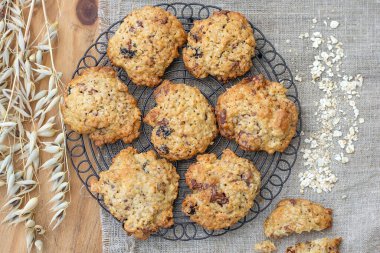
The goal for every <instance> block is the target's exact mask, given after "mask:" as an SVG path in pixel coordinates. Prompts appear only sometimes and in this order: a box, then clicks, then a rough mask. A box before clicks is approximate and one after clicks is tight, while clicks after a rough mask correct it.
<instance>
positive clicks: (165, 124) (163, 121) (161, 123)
mask: <svg viewBox="0 0 380 253" xmlns="http://www.w3.org/2000/svg"><path fill="white" fill-rule="evenodd" d="M157 124H158V125H159V126H167V125H168V124H169V120H168V119H167V118H163V119H162V120H160V121H158V122H157Z"/></svg>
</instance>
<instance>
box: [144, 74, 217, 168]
mask: <svg viewBox="0 0 380 253" xmlns="http://www.w3.org/2000/svg"><path fill="white" fill-rule="evenodd" d="M154 96H155V99H156V103H157V105H156V107H154V108H153V109H152V110H151V111H150V112H149V113H148V114H147V115H146V116H145V118H144V122H146V123H147V124H149V125H151V126H152V127H153V131H152V135H151V141H152V143H153V145H154V148H155V149H156V151H157V152H158V153H159V154H160V156H162V157H165V158H167V159H169V160H172V161H175V160H183V159H189V158H191V157H193V156H194V155H195V154H197V153H203V152H204V151H205V150H206V148H207V147H208V146H209V145H210V144H211V143H212V141H213V140H214V138H215V137H216V135H217V133H218V129H217V127H216V119H215V115H214V111H213V108H212V107H211V105H210V104H209V103H208V101H207V99H206V98H205V97H204V96H203V95H202V93H201V92H200V91H199V89H198V88H196V87H192V86H188V85H185V84H173V83H171V82H170V81H167V80H165V81H164V82H163V83H162V84H161V85H160V86H159V87H158V88H157V89H156V90H155V91H154Z"/></svg>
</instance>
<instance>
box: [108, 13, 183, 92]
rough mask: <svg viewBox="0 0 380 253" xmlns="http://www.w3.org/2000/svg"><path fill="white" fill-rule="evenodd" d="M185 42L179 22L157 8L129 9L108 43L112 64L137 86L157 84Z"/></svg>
mask: <svg viewBox="0 0 380 253" xmlns="http://www.w3.org/2000/svg"><path fill="white" fill-rule="evenodd" d="M185 42H186V32H185V30H184V29H183V27H182V24H181V22H180V21H179V20H178V19H177V18H176V17H175V16H173V15H172V14H171V13H169V12H168V11H165V10H163V9H162V8H160V7H152V6H145V7H143V8H141V9H137V10H134V11H132V12H131V13H130V14H129V15H128V16H127V17H126V18H125V19H124V21H123V23H122V24H121V25H120V27H119V29H118V30H117V31H116V33H115V35H114V36H113V37H112V38H111V39H110V40H109V42H108V49H107V54H108V57H109V59H110V60H111V62H112V64H113V65H115V66H119V67H121V68H123V69H124V70H125V71H126V72H127V74H128V76H129V78H130V79H131V80H132V81H133V82H134V83H135V84H137V85H146V86H150V87H152V86H156V85H158V84H159V83H160V82H161V81H162V80H161V77H162V76H163V75H164V72H165V69H166V68H167V67H168V66H169V65H170V64H171V63H172V61H173V60H174V58H176V57H178V55H179V53H178V49H179V48H180V47H182V45H183V44H184V43H185Z"/></svg>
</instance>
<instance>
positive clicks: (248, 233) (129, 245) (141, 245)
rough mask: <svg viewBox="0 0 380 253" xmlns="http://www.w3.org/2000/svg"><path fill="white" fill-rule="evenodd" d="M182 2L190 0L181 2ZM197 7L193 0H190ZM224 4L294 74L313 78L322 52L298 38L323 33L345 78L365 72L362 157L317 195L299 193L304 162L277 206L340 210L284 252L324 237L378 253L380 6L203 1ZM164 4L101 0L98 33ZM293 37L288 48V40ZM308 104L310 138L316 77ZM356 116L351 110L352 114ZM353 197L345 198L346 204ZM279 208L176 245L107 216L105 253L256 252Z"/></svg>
mask: <svg viewBox="0 0 380 253" xmlns="http://www.w3.org/2000/svg"><path fill="white" fill-rule="evenodd" d="M182 2H184V1H182ZM185 2H193V1H185ZM201 2H202V3H204V4H213V5H218V6H219V7H221V8H223V9H230V10H235V11H239V12H242V13H243V14H245V15H246V16H247V17H248V18H249V19H250V20H251V21H252V22H253V23H254V24H255V25H256V26H257V27H258V28H259V29H261V30H262V31H263V33H264V34H265V36H266V38H267V39H268V40H270V41H271V42H273V44H274V46H275V47H276V49H277V51H278V52H279V53H280V54H281V55H282V56H283V57H284V58H285V59H286V61H287V63H288V65H289V66H290V68H291V70H292V71H293V73H295V72H296V70H298V71H299V73H304V76H309V75H308V73H309V65H310V64H311V63H312V61H313V56H314V54H315V53H316V52H317V51H315V50H314V51H313V50H312V49H311V47H310V42H305V41H302V40H300V39H298V36H299V35H300V33H305V32H313V31H321V32H324V33H326V34H334V35H335V37H336V38H338V39H339V40H340V41H341V42H342V43H343V44H344V49H345V54H346V56H347V58H346V59H345V60H344V64H343V69H344V70H345V72H346V73H347V74H350V75H355V74H358V73H360V74H362V75H363V77H364V86H363V88H362V90H361V98H360V99H358V100H357V106H358V108H359V110H360V117H363V118H364V119H365V123H364V124H362V125H360V133H359V141H358V142H357V143H356V145H355V147H356V152H355V154H354V155H352V156H350V162H349V163H348V165H345V166H339V165H334V168H333V169H334V171H335V172H336V174H337V176H338V178H339V181H338V183H337V184H336V186H335V188H333V191H332V192H330V193H323V194H317V193H314V192H312V191H307V192H306V193H305V194H304V195H301V194H300V193H299V182H298V176H297V175H298V173H299V172H301V171H304V169H305V168H304V166H303V164H302V162H303V161H302V159H301V158H299V159H298V161H297V163H296V165H295V167H294V168H293V170H292V175H291V176H290V178H289V180H288V181H287V182H286V184H285V186H284V188H283V190H282V192H281V194H280V195H279V196H278V197H277V199H276V201H275V203H276V202H277V201H278V200H279V199H281V198H284V197H304V198H308V199H311V200H314V201H317V202H321V203H323V204H324V205H325V206H328V207H330V208H332V209H333V210H334V225H333V227H332V229H329V230H327V231H325V232H320V233H310V234H305V235H298V236H291V237H290V238H286V239H284V240H281V241H279V242H278V246H279V252H284V249H285V247H286V246H289V245H291V244H293V243H296V242H299V241H304V240H311V239H315V238H319V237H323V236H341V237H343V240H344V241H343V244H342V247H341V249H342V252H371V253H374V252H380V240H378V236H379V234H380V219H379V216H380V215H379V214H380V158H379V153H380V146H379V144H378V143H379V142H380V120H379V117H380V83H379V81H378V80H379V78H380V72H379V67H380V42H379V41H380V37H379V34H380V25H378V24H379V23H380V18H379V16H380V15H379V13H380V1H344V0H342V1H331V0H315V1H313V0H294V1H285V0H281V1H274V0H260V1H236V2H227V1H220V2H219V1H206V0H203V1H201ZM156 3H159V1H147V0H139V1H122V0H100V2H99V17H100V21H101V22H100V30H101V31H102V30H104V29H106V28H107V27H108V26H109V24H111V23H113V22H115V21H117V20H119V19H120V18H122V17H124V16H125V15H126V14H128V13H129V12H130V11H131V10H132V9H134V8H137V7H141V6H144V5H151V4H156ZM314 17H315V18H317V20H319V22H318V24H316V28H315V29H314V30H313V29H310V27H311V25H312V22H311V19H312V18H314ZM327 18H330V19H331V20H338V21H339V22H340V26H339V27H338V29H336V30H334V31H331V29H330V28H327V27H324V25H323V23H322V22H321V20H325V19H326V20H327ZM286 40H290V43H286ZM298 89H299V96H300V100H301V105H302V113H303V114H302V120H303V123H304V124H303V130H304V132H305V134H306V136H307V135H308V133H309V132H310V131H313V130H314V129H315V128H316V127H317V125H316V123H315V121H314V120H315V119H314V116H313V114H314V112H315V110H316V106H315V102H316V101H319V98H320V96H322V93H321V92H320V91H319V90H318V87H316V85H313V84H312V83H311V82H310V78H304V82H302V83H301V84H299V83H298ZM350 113H352V112H351V111H350ZM343 195H347V198H346V199H342V196H343ZM273 208H274V205H272V206H271V207H270V208H268V209H267V210H266V211H264V212H263V213H261V214H260V215H259V216H258V217H257V218H256V219H255V220H253V221H252V222H250V223H248V224H246V225H244V226H243V227H242V228H240V229H238V230H236V231H233V232H229V233H227V234H226V235H223V236H221V237H216V238H209V239H206V240H202V241H190V242H172V241H167V240H164V239H160V238H156V237H152V238H150V239H148V240H147V241H142V242H141V241H135V240H134V239H132V238H131V237H128V236H126V234H125V232H124V231H123V230H122V228H121V226H120V224H119V223H117V222H115V221H114V220H113V219H112V217H110V216H109V215H108V214H106V213H105V212H102V214H101V219H102V232H103V250H104V253H119V252H120V253H121V252H123V253H125V252H167V253H169V252H202V253H206V252H215V253H219V252H253V246H254V244H255V243H256V242H258V241H261V240H263V239H264V235H263V228H262V224H263V221H264V219H265V217H266V216H267V215H268V214H269V212H270V211H271V210H272V209H273Z"/></svg>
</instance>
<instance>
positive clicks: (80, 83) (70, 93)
mask: <svg viewBox="0 0 380 253" xmlns="http://www.w3.org/2000/svg"><path fill="white" fill-rule="evenodd" d="M64 102H65V103H64V106H63V109H62V111H63V117H64V121H65V123H66V124H68V125H69V126H70V127H71V129H73V130H74V131H76V132H78V133H81V134H89V136H90V138H91V139H92V140H93V141H94V142H95V145H98V146H100V145H102V144H105V143H112V142H115V141H117V140H119V139H122V140H123V141H124V142H125V143H130V142H132V141H133V140H134V139H136V138H137V137H138V136H139V134H140V132H139V128H140V124H141V123H140V121H141V112H140V110H139V108H138V107H137V103H136V100H135V98H134V97H133V96H132V95H131V94H129V93H128V88H127V86H126V85H125V84H124V83H123V82H121V81H120V80H119V79H118V78H117V76H116V73H115V71H114V70H113V69H112V68H111V67H93V68H89V69H86V70H85V71H83V73H82V74H81V75H80V76H77V77H75V78H74V79H73V80H71V82H70V83H69V84H68V85H67V91H66V93H65V96H64Z"/></svg>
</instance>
